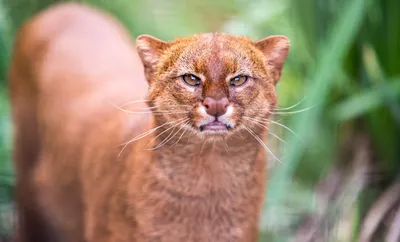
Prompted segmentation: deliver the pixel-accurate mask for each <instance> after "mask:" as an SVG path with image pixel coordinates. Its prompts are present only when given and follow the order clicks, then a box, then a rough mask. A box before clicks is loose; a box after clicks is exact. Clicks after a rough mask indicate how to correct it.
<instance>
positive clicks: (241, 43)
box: [136, 33, 289, 137]
mask: <svg viewBox="0 0 400 242" xmlns="http://www.w3.org/2000/svg"><path fill="white" fill-rule="evenodd" d="M136 43H137V50H138V52H139V55H140V57H141V59H142V62H143V65H144V68H145V74H146V78H147V80H148V82H149V86H150V90H149V100H150V106H152V107H154V109H153V110H154V114H157V115H155V117H156V120H157V121H158V122H159V124H163V123H168V122H169V123H170V124H171V125H176V127H177V128H179V127H181V128H185V129H190V130H191V131H193V132H195V133H196V134H198V135H199V136H202V137H209V136H215V137H224V136H227V135H231V134H234V133H235V132H237V131H239V130H241V129H247V128H248V127H250V126H254V125H253V124H254V122H251V121H252V120H253V121H254V120H256V119H257V120H263V119H266V118H268V116H269V114H270V111H271V110H272V109H273V108H274V107H275V105H276V92H275V85H276V83H277V82H278V81H279V79H280V75H281V70H282V67H283V64H284V62H285V59H286V57H287V55H288V52H289V41H288V39H287V38H286V37H284V36H270V37H268V38H265V39H263V40H260V41H257V42H253V41H252V40H250V39H248V38H246V37H237V36H232V35H227V34H220V33H207V34H200V35H193V36H190V37H186V38H180V39H177V40H174V41H172V42H164V41H161V40H159V39H156V38H154V37H151V36H148V35H142V36H139V37H138V39H137V42H136Z"/></svg>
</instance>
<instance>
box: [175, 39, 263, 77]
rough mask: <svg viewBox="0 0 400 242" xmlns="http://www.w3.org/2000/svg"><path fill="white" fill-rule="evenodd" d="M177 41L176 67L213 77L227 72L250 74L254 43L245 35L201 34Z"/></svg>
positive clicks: (224, 75)
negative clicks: (178, 46)
mask: <svg viewBox="0 0 400 242" xmlns="http://www.w3.org/2000/svg"><path fill="white" fill-rule="evenodd" d="M176 45H181V46H180V48H177V50H179V51H180V53H178V54H179V58H178V59H177V62H176V67H177V69H178V70H177V71H178V72H179V73H180V74H183V73H193V74H194V73H197V74H203V75H206V76H207V77H208V78H211V79H213V80H219V79H221V78H226V76H228V75H234V74H236V73H238V74H248V75H251V69H252V68H251V67H252V63H253V62H254V60H253V59H254V58H256V56H255V54H254V53H253V52H254V47H253V44H252V42H251V40H249V39H248V38H245V37H236V36H231V35H227V34H215V33H209V34H202V35H197V36H192V37H190V38H187V39H183V40H181V41H180V42H177V43H176Z"/></svg>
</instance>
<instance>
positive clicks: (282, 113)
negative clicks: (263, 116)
mask: <svg viewBox="0 0 400 242" xmlns="http://www.w3.org/2000/svg"><path fill="white" fill-rule="evenodd" d="M315 106H316V105H313V106H311V107H308V108H303V109H300V110H296V111H289V112H280V111H278V112H270V113H271V114H280V115H285V114H295V113H302V112H305V111H308V110H310V109H312V108H314V107H315Z"/></svg>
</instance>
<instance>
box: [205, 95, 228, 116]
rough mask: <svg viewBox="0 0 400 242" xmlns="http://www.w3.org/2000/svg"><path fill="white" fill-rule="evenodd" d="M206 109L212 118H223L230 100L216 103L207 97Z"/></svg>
mask: <svg viewBox="0 0 400 242" xmlns="http://www.w3.org/2000/svg"><path fill="white" fill-rule="evenodd" d="M203 105H204V107H206V111H207V113H208V114H209V115H212V116H216V117H218V116H221V115H224V114H225V113H226V108H227V107H228V105H229V100H228V98H226V97H224V98H222V99H220V100H218V101H216V100H215V99H214V98H211V97H207V98H206V99H204V101H203Z"/></svg>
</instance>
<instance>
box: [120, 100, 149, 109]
mask: <svg viewBox="0 0 400 242" xmlns="http://www.w3.org/2000/svg"><path fill="white" fill-rule="evenodd" d="M143 102H150V100H144V99H142V100H134V101H130V102H127V103H124V104H122V105H121V106H119V107H121V108H122V107H123V106H126V105H129V104H133V103H143Z"/></svg>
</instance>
